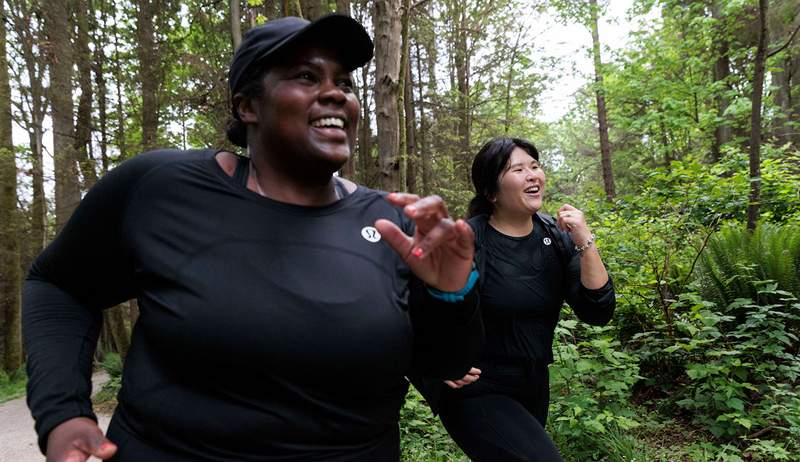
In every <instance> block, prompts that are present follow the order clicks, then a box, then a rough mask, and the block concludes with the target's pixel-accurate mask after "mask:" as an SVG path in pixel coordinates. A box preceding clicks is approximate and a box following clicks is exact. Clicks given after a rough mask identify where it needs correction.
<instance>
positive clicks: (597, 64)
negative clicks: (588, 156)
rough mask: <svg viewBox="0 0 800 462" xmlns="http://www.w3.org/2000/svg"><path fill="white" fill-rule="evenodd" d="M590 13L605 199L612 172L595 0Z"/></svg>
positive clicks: (611, 188) (610, 195)
mask: <svg viewBox="0 0 800 462" xmlns="http://www.w3.org/2000/svg"><path fill="white" fill-rule="evenodd" d="M590 6H591V8H590V9H591V13H592V22H591V27H592V54H593V55H594V81H595V86H596V88H595V96H596V98H597V123H598V131H599V132H600V155H601V165H602V168H603V186H604V188H605V191H606V200H608V201H612V200H614V196H615V195H616V191H615V188H614V172H613V171H612V170H611V143H610V142H609V140H608V115H607V114H608V112H607V111H606V97H605V89H604V88H603V64H602V61H601V60H600V33H599V31H598V29H597V22H598V20H597V17H598V7H597V0H590Z"/></svg>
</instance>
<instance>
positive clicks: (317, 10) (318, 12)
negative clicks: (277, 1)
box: [300, 0, 331, 21]
mask: <svg viewBox="0 0 800 462" xmlns="http://www.w3.org/2000/svg"><path fill="white" fill-rule="evenodd" d="M300 7H301V8H302V9H303V17H304V18H306V19H308V20H309V21H313V20H315V19H318V18H321V17H323V16H325V15H327V14H330V12H331V10H330V7H329V6H328V2H327V0H300Z"/></svg>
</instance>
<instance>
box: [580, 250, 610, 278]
mask: <svg viewBox="0 0 800 462" xmlns="http://www.w3.org/2000/svg"><path fill="white" fill-rule="evenodd" d="M580 263H581V284H583V286H584V287H586V288H587V289H599V288H601V287H603V286H604V285H605V284H606V282H608V272H607V271H606V267H605V265H603V260H602V259H601V258H600V253H599V252H598V251H597V247H595V245H594V243H592V244H590V245H589V247H588V248H587V249H585V250H584V251H583V252H581V253H580Z"/></svg>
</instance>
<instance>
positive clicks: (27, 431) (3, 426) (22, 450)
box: [0, 372, 111, 462]
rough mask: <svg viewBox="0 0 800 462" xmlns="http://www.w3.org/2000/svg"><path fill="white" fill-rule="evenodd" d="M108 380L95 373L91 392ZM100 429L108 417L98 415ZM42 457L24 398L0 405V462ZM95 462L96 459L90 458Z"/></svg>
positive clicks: (31, 460)
mask: <svg viewBox="0 0 800 462" xmlns="http://www.w3.org/2000/svg"><path fill="white" fill-rule="evenodd" d="M106 380H108V375H106V373H105V372H97V373H96V374H94V376H92V390H94V391H97V390H100V387H101V386H102V385H103V384H104V383H105V382H106ZM97 418H98V419H99V420H100V428H102V429H103V431H105V430H106V428H107V427H108V421H109V420H111V416H110V415H98V416H97ZM43 460H44V456H43V455H42V454H41V453H40V452H39V447H38V446H37V445H36V432H34V431H33V419H32V418H31V412H30V411H29V410H28V406H27V405H26V404H25V397H24V396H23V397H22V398H17V399H14V400H11V401H8V402H5V403H3V404H0V461H9V462H11V461H14V462H41V461H43ZM89 460H92V461H96V460H98V459H95V458H91V459H89Z"/></svg>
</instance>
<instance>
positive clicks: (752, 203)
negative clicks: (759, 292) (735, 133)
mask: <svg viewBox="0 0 800 462" xmlns="http://www.w3.org/2000/svg"><path fill="white" fill-rule="evenodd" d="M768 11H769V0H758V26H759V27H758V46H757V48H756V58H755V63H754V70H753V94H752V97H751V101H752V106H751V111H752V112H751V113H750V200H749V203H748V206H747V229H750V230H754V229H755V228H756V225H757V224H758V215H759V207H760V201H761V99H762V97H763V92H764V67H765V62H766V58H767V43H768V42H769V39H768V30H767V12H768Z"/></svg>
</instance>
